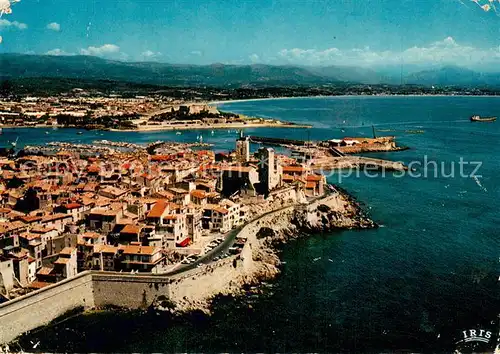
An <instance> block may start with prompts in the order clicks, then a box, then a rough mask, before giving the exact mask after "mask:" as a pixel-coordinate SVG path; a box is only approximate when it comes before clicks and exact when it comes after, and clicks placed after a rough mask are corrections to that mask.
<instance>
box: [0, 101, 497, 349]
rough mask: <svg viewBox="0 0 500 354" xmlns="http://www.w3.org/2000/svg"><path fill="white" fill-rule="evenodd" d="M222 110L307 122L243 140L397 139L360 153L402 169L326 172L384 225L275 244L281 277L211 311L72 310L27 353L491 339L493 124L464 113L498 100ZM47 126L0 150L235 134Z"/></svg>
mask: <svg viewBox="0 0 500 354" xmlns="http://www.w3.org/2000/svg"><path fill="white" fill-rule="evenodd" d="M219 108H220V109H221V110H225V111H232V112H237V113H244V114H246V115H249V116H260V117H270V118H278V119H283V120H288V121H293V122H297V123H308V124H312V125H313V128H311V129H281V128H262V129H248V130H247V131H245V133H246V134H250V135H259V136H274V137H286V138H291V139H312V140H316V139H332V138H341V137H344V136H366V137H371V136H372V135H373V130H375V132H376V134H377V135H379V136H382V135H394V136H396V138H397V142H398V144H400V145H404V146H407V147H409V149H408V150H404V151H400V152H391V153H376V154H370V156H374V157H380V158H385V159H391V160H397V161H403V162H405V163H406V164H411V165H412V166H413V167H414V168H415V171H414V173H413V174H412V175H410V174H406V175H404V176H401V175H393V174H391V173H386V174H385V176H382V175H379V176H365V175H364V174H360V175H359V176H356V175H351V176H346V175H339V174H333V175H330V176H329V177H328V179H329V181H330V182H332V183H335V184H339V185H340V186H342V187H343V188H344V189H346V190H347V191H349V192H350V193H351V194H352V195H353V196H355V197H356V198H357V199H358V201H360V202H361V203H362V204H363V206H364V208H365V210H367V212H368V213H369V214H370V215H371V217H372V218H373V219H374V220H375V221H376V222H377V223H378V224H379V225H381V227H380V228H377V229H373V230H363V231H342V232H335V233H331V234H321V235H315V236H312V237H309V238H303V239H300V240H298V241H294V242H291V243H290V244H288V245H286V246H285V247H284V249H283V250H282V255H281V256H282V259H283V260H284V261H285V262H286V264H285V266H284V268H283V274H282V275H281V276H280V277H279V278H278V279H277V280H276V281H275V282H273V283H272V284H267V285H266V286H264V287H263V294H262V295H261V296H259V297H256V298H255V297H252V298H248V299H231V298H229V299H228V298H223V299H219V301H217V303H216V305H215V307H214V314H213V316H211V317H207V316H204V315H202V314H199V313H193V314H191V315H190V316H186V317H183V318H163V317H162V316H156V315H151V314H148V313H138V312H127V313H112V312H105V313H101V314H95V315H90V316H81V317H77V318H74V319H71V320H68V321H65V322H64V323H62V324H60V325H57V326H53V327H49V328H46V329H44V330H42V331H39V332H37V333H35V334H32V336H33V337H35V338H36V339H37V340H41V344H40V347H39V348H38V349H40V350H45V351H74V350H76V351H99V352H100V351H154V352H158V351H169V352H171V351H177V352H178V351H208V352H215V351H217V352H220V351H260V352H262V351H265V352H271V351H273V352H276V351H280V352H291V351H309V352H325V351H329V352H332V351H334V352H339V351H348V352H366V351H371V352H373V351H376V352H380V351H395V350H402V351H405V350H408V351H427V352H436V351H445V352H450V351H453V349H454V348H455V344H454V343H455V342H456V341H458V340H460V339H461V337H460V335H461V333H462V331H463V330H468V329H470V328H478V329H480V328H485V329H486V328H488V329H491V330H493V333H498V330H499V328H498V325H497V322H496V319H497V316H498V315H499V314H500V292H499V283H498V281H497V280H498V277H499V276H500V263H499V257H500V229H499V222H500V216H499V210H500V121H499V122H495V123H472V122H470V121H469V117H470V116H471V115H473V114H479V115H483V116H489V115H497V116H498V115H500V97H498V98H495V97H331V98H297V99H282V100H261V101H246V102H234V103H227V104H223V105H220V107H219ZM47 132H48V134H45V132H44V130H40V129H15V130H8V129H4V133H3V135H1V136H0V144H6V143H7V142H8V141H12V140H15V139H16V137H17V136H19V143H18V145H25V144H42V143H44V142H48V141H73V142H92V141H93V140H98V139H108V140H116V141H131V142H136V143H147V142H151V141H155V140H178V141H194V140H195V138H196V136H197V135H199V134H203V137H204V141H206V142H209V143H213V144H214V145H215V148H216V150H228V149H233V148H234V139H235V138H236V136H237V135H238V133H237V132H235V131H234V130H233V131H229V132H228V131H227V130H217V131H214V133H213V135H212V133H211V132H210V131H206V130H203V131H193V132H183V133H182V135H176V134H175V132H155V133H115V132H102V133H101V132H93V131H92V132H87V131H84V132H83V134H82V135H77V134H76V130H73V129H59V130H47ZM101 134H102V135H101ZM256 147H257V146H254V148H256ZM461 161H462V166H463V167H462V170H463V171H462V173H460V172H461V171H460V163H461ZM465 163H467V164H465ZM479 164H480V166H479V169H478V170H477V171H473V170H474V169H476V166H478V165H479ZM425 166H427V167H425ZM452 169H454V173H452ZM472 172H475V176H476V177H472V176H471V174H472ZM26 343H28V342H26Z"/></svg>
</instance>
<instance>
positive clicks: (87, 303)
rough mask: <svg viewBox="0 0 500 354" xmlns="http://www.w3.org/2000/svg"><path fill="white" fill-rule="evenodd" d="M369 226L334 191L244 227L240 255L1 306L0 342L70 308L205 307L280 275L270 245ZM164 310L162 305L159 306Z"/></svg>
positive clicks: (46, 291) (62, 286) (80, 280)
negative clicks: (169, 272)
mask: <svg viewBox="0 0 500 354" xmlns="http://www.w3.org/2000/svg"><path fill="white" fill-rule="evenodd" d="M336 227H340V228H351V227H358V228H360V227H361V228H362V227H373V222H371V220H369V219H368V218H366V217H364V216H363V215H361V214H360V209H359V207H357V206H356V204H355V203H354V202H353V201H351V200H349V198H348V196H347V195H345V194H343V193H334V194H333V195H330V196H328V197H326V198H320V199H318V200H316V201H315V202H312V203H310V204H309V205H306V204H300V205H297V204H296V205H292V206H284V207H282V208H281V209H278V210H275V211H272V212H269V213H266V214H264V215H262V216H261V217H259V218H257V219H256V220H254V221H252V222H249V223H248V224H247V225H245V226H244V227H243V228H242V229H241V230H240V232H239V233H238V235H237V238H245V239H246V240H247V242H246V243H245V245H244V247H243V249H242V252H241V253H240V254H239V255H234V256H230V257H226V258H223V259H221V260H219V261H217V262H212V263H210V264H203V265H201V266H200V267H198V268H194V269H191V270H189V271H186V272H183V273H180V274H177V275H173V276H165V275H163V276H162V275H161V274H154V275H153V274H126V273H110V272H96V271H87V272H83V273H80V274H78V275H77V276H76V277H74V278H71V279H67V280H64V281H62V282H59V283H57V284H54V285H51V286H48V287H46V288H43V289H40V290H38V291H35V292H32V293H29V294H27V295H25V296H22V297H20V298H17V299H14V300H12V301H9V302H6V303H4V304H0V344H1V343H8V342H10V341H12V340H14V339H15V338H16V337H18V336H19V335H21V334H22V333H24V332H26V331H29V330H32V329H34V328H37V327H40V326H44V325H47V324H48V323H50V322H51V321H52V320H54V319H56V318H57V317H59V316H61V315H63V314H64V313H66V312H67V311H69V310H72V309H75V308H78V307H83V308H85V309H90V308H102V307H106V306H119V307H125V308H133V309H135V308H148V307H150V306H151V305H153V306H155V307H156V305H160V304H161V303H164V300H166V299H169V300H170V301H171V303H174V304H175V305H176V307H177V309H180V310H189V309H194V308H197V309H200V308H207V306H206V305H207V304H208V301H209V300H210V299H211V298H212V297H213V296H214V295H217V294H219V293H223V294H224V293H226V294H229V293H236V292H238V291H239V290H240V289H241V287H242V285H243V284H252V283H257V282H258V281H260V280H262V279H269V278H272V277H274V276H275V275H276V274H278V273H279V265H280V260H279V258H278V256H277V253H276V252H275V251H274V247H273V246H274V245H275V244H279V243H283V242H286V241H287V240H289V239H290V238H293V237H296V236H298V235H299V234H301V233H303V232H306V233H308V232H316V231H321V230H329V229H331V228H336ZM160 306H164V305H160Z"/></svg>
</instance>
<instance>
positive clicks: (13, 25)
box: [0, 19, 28, 30]
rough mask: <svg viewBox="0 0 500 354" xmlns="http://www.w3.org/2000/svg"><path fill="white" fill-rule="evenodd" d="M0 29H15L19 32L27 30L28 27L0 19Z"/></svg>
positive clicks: (20, 23)
mask: <svg viewBox="0 0 500 354" xmlns="http://www.w3.org/2000/svg"><path fill="white" fill-rule="evenodd" d="M2 28H17V29H19V30H25V29H26V28H28V25H27V24H26V23H22V22H17V21H9V20H2V19H0V29H2Z"/></svg>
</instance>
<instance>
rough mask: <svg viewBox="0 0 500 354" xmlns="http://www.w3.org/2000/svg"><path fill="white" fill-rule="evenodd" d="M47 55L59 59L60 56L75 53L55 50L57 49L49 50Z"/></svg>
mask: <svg viewBox="0 0 500 354" xmlns="http://www.w3.org/2000/svg"><path fill="white" fill-rule="evenodd" d="M45 55H53V56H56V57H59V56H67V55H75V53H68V52H65V51H64V50H62V49H59V48H55V49H52V50H49V51H48V52H47V53H45Z"/></svg>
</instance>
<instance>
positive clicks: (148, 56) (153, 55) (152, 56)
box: [141, 50, 162, 60]
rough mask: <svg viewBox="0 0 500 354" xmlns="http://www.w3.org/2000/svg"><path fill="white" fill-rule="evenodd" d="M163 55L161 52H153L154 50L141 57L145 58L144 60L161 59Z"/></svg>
mask: <svg viewBox="0 0 500 354" xmlns="http://www.w3.org/2000/svg"><path fill="white" fill-rule="evenodd" d="M161 55H162V54H161V53H160V52H153V51H152V50H146V51H144V52H142V53H141V57H142V58H143V60H154V59H158V57H161Z"/></svg>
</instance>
